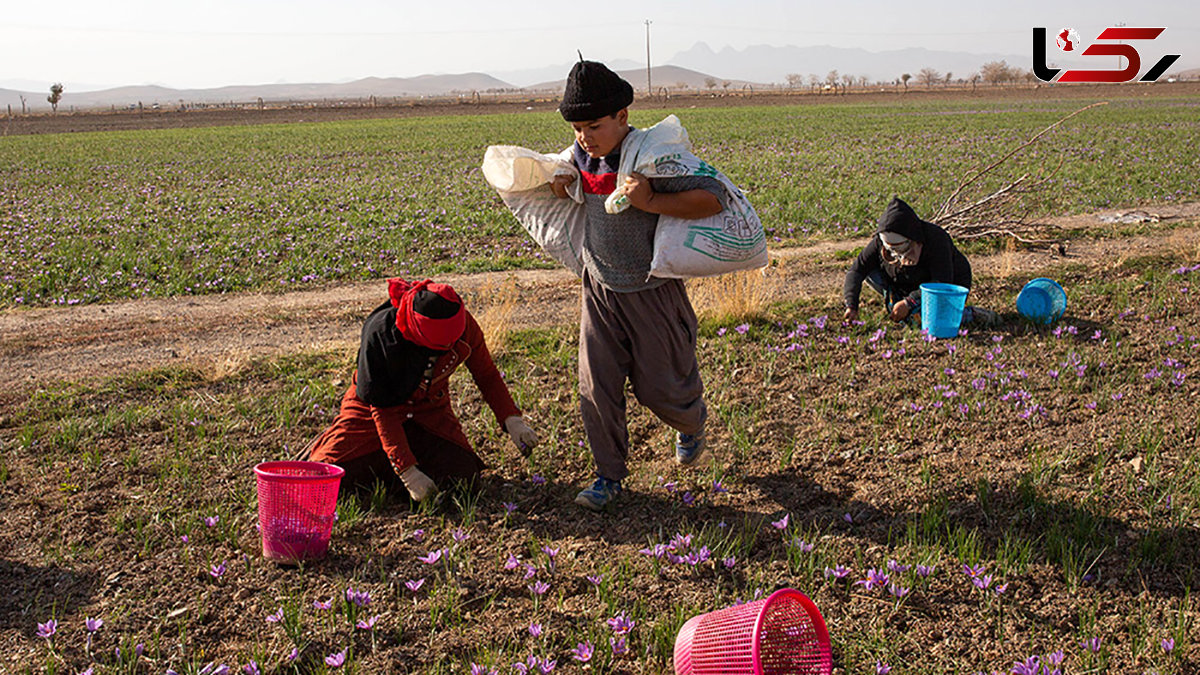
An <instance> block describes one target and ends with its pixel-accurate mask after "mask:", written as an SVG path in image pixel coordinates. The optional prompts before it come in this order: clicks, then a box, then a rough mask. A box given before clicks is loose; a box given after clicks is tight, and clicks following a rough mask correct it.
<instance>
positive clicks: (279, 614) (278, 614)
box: [267, 607, 283, 623]
mask: <svg viewBox="0 0 1200 675" xmlns="http://www.w3.org/2000/svg"><path fill="white" fill-rule="evenodd" d="M281 621H283V608H282V607H280V608H279V609H277V610H275V613H274V614H268V615H267V623H279V622H281Z"/></svg>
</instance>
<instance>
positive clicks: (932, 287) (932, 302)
mask: <svg viewBox="0 0 1200 675" xmlns="http://www.w3.org/2000/svg"><path fill="white" fill-rule="evenodd" d="M966 306H967V289H965V288H963V287H962V286H959V285H958V284H939V283H929V284H921V328H924V329H925V332H926V333H929V334H930V335H932V336H933V337H935V338H951V337H955V336H957V335H958V327H959V325H960V324H962V316H963V309H964V308H965V307H966Z"/></svg>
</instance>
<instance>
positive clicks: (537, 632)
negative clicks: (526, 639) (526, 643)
mask: <svg viewBox="0 0 1200 675" xmlns="http://www.w3.org/2000/svg"><path fill="white" fill-rule="evenodd" d="M541 634H542V624H540V623H531V624H529V635H530V636H532V637H539V636H541Z"/></svg>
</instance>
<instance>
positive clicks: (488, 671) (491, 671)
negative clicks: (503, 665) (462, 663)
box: [471, 663, 499, 675]
mask: <svg viewBox="0 0 1200 675" xmlns="http://www.w3.org/2000/svg"><path fill="white" fill-rule="evenodd" d="M498 672H499V671H497V670H496V669H495V668H488V667H487V666H481V665H479V664H477V663H472V664H471V675H497V673H498Z"/></svg>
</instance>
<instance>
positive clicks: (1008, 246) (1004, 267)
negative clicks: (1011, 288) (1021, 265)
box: [1000, 238, 1017, 279]
mask: <svg viewBox="0 0 1200 675" xmlns="http://www.w3.org/2000/svg"><path fill="white" fill-rule="evenodd" d="M1016 255H1017V240H1016V239H1013V238H1008V239H1005V240H1004V253H1003V254H1002V255H1001V257H1000V278H1001V279H1007V278H1009V277H1011V276H1012V275H1013V268H1014V264H1013V262H1014V260H1015V259H1016Z"/></svg>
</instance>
